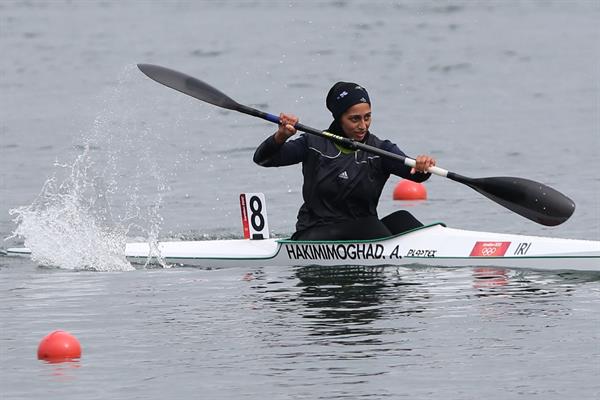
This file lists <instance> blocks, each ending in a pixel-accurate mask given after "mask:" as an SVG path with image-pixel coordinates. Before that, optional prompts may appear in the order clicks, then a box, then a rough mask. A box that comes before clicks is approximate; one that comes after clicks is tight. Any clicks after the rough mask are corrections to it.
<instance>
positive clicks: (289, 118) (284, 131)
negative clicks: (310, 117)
mask: <svg viewBox="0 0 600 400" xmlns="http://www.w3.org/2000/svg"><path fill="white" fill-rule="evenodd" d="M298 121H299V119H298V117H296V116H295V115H292V114H284V113H281V114H279V129H277V132H275V142H277V144H282V143H283V142H285V141H286V140H288V138H290V137H292V136H294V135H295V134H296V128H294V125H296V124H297V123H298Z"/></svg>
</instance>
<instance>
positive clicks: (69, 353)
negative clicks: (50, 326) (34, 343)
mask: <svg viewBox="0 0 600 400" xmlns="http://www.w3.org/2000/svg"><path fill="white" fill-rule="evenodd" d="M37 356H38V359H39V360H45V361H50V362H61V361H69V360H73V359H76V358H80V357H81V345H80V344H79V341H78V340H77V338H76V337H75V336H73V335H71V334H70V333H69V332H65V331H60V330H58V331H54V332H51V333H49V334H48V335H46V336H45V337H44V338H43V339H42V341H41V342H40V345H39V346H38V352H37Z"/></svg>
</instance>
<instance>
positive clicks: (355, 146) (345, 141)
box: [236, 104, 452, 177]
mask: <svg viewBox="0 0 600 400" xmlns="http://www.w3.org/2000/svg"><path fill="white" fill-rule="evenodd" d="M236 111H239V112H241V113H244V114H248V115H251V116H253V117H258V118H262V119H264V120H267V121H269V122H273V123H274V124H280V121H279V117H278V116H277V115H274V114H269V113H266V112H264V111H260V110H257V109H255V108H252V107H248V106H245V105H242V104H238V107H236ZM294 128H296V129H297V130H299V131H301V132H306V133H309V134H311V135H315V136H321V137H324V138H326V139H329V140H331V141H333V142H336V143H337V144H339V145H341V146H344V147H346V148H348V149H351V150H362V151H365V152H368V153H372V154H377V155H379V156H382V157H387V158H391V159H393V160H398V161H400V162H401V163H404V164H405V165H407V166H409V167H413V168H414V167H415V166H416V165H417V162H416V160H414V159H412V158H410V157H406V156H403V155H400V154H397V153H392V152H391V151H387V150H383V149H380V148H379V147H374V146H369V145H368V144H365V143H362V142H357V141H356V140H353V139H349V138H347V137H343V136H339V135H334V134H333V133H330V132H327V131H321V130H318V129H315V128H311V127H310V126H306V125H303V124H301V123H297V124H296V125H294ZM427 172H430V173H432V174H435V175H439V176H443V177H450V176H449V175H451V174H452V172H449V171H447V170H445V169H443V168H439V167H429V169H428V170H427Z"/></svg>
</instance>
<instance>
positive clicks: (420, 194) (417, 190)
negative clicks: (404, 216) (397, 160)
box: [394, 179, 427, 200]
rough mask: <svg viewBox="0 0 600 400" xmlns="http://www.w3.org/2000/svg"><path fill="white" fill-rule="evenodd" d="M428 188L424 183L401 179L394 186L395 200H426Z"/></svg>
mask: <svg viewBox="0 0 600 400" xmlns="http://www.w3.org/2000/svg"><path fill="white" fill-rule="evenodd" d="M426 198H427V190H426V189H425V186H424V185H423V184H422V183H418V182H413V181H410V180H408V179H401V180H400V182H398V184H397V185H396V187H395V188H394V200H425V199H426Z"/></svg>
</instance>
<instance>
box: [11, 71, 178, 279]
mask: <svg viewBox="0 0 600 400" xmlns="http://www.w3.org/2000/svg"><path fill="white" fill-rule="evenodd" d="M134 71H135V75H134ZM137 76H138V74H137V70H135V66H128V67H127V68H126V69H125V71H124V74H123V75H122V76H121V79H120V80H119V84H118V85H117V86H116V87H115V88H113V89H112V90H111V91H110V92H109V93H108V94H107V95H105V97H104V99H103V103H104V104H103V109H102V111H101V112H100V113H99V114H98V115H97V117H96V118H95V120H94V122H93V124H92V127H91V129H89V130H88V131H86V132H84V133H82V134H81V135H80V137H79V138H78V141H79V142H80V143H79V144H78V145H76V146H75V148H76V149H78V150H79V151H80V154H78V155H76V157H75V161H73V162H72V163H63V164H60V163H58V162H57V163H55V165H54V168H55V170H54V173H53V175H52V176H51V177H50V178H48V179H47V181H46V182H45V184H44V185H43V187H42V190H41V192H40V194H39V196H38V197H37V199H35V200H34V201H33V203H32V204H31V205H28V206H23V207H18V208H15V209H12V210H10V214H11V215H13V216H15V222H16V223H17V228H16V230H15V231H14V233H13V236H19V237H23V238H24V241H25V245H26V246H27V247H28V248H30V249H31V251H32V259H33V260H34V261H36V262H38V263H40V264H42V265H52V266H58V267H61V268H67V269H91V270H96V271H127V270H132V269H134V268H133V267H132V266H131V264H130V263H129V262H128V261H127V259H126V258H125V256H124V252H125V244H126V241H127V237H128V236H135V237H138V238H139V237H142V238H145V240H146V241H148V243H149V249H150V253H149V254H148V261H150V260H151V259H152V262H158V263H159V264H161V265H162V266H163V267H167V264H166V263H165V262H164V260H163V259H162V257H161V256H160V253H159V251H158V246H157V243H158V235H159V232H160V228H161V225H162V217H161V216H160V212H159V210H160V206H161V204H162V202H163V197H164V194H165V193H166V192H167V191H168V190H169V187H168V186H167V185H166V183H165V182H166V178H165V176H164V174H163V173H162V171H164V170H165V167H166V165H161V164H160V160H161V157H157V155H160V148H161V146H164V143H163V141H162V139H161V137H160V134H159V132H160V129H157V130H154V129H151V128H150V126H155V125H156V124H154V123H147V121H146V122H145V121H144V119H146V120H148V116H147V115H145V114H147V113H148V110H151V109H152V107H153V105H152V104H149V103H150V102H149V101H148V99H147V98H144V101H143V104H142V103H140V96H139V95H135V94H134V93H135V91H136V88H135V87H133V88H132V86H134V85H132V82H135V80H136V79H137ZM142 98H143V97H142ZM171 128H172V127H171ZM165 162H169V161H168V160H167V161H165ZM169 165H171V163H170V162H169Z"/></svg>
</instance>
